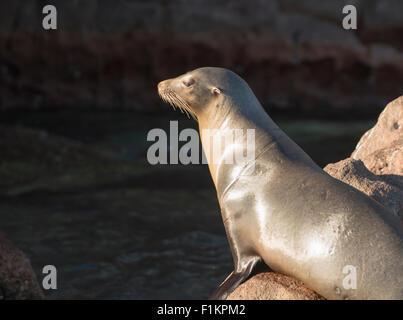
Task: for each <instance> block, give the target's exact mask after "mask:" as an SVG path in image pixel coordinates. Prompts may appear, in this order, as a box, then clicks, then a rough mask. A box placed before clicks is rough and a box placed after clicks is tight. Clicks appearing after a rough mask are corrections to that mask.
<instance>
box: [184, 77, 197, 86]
mask: <svg viewBox="0 0 403 320" xmlns="http://www.w3.org/2000/svg"><path fill="white" fill-rule="evenodd" d="M182 83H183V85H184V86H185V87H190V86H191V85H192V84H194V83H195V80H194V79H193V78H191V79H189V80H183V82H182Z"/></svg>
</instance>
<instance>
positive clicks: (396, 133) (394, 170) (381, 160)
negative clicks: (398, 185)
mask: <svg viewBox="0 0 403 320" xmlns="http://www.w3.org/2000/svg"><path fill="white" fill-rule="evenodd" d="M351 157H352V158H353V159H361V160H362V161H363V162H364V164H365V166H366V167H367V168H368V169H369V170H370V171H372V172H373V173H375V174H391V175H400V176H402V175H403V96H401V97H399V98H397V99H396V100H394V101H392V102H391V103H389V104H388V105H387V106H386V108H385V109H384V110H383V111H382V113H381V114H380V116H379V118H378V122H377V123H376V125H375V126H374V127H373V128H372V129H370V130H368V131H367V132H366V133H365V134H364V135H363V136H362V138H361V139H360V141H359V142H358V144H357V147H356V148H355V150H354V152H353V153H352V155H351Z"/></svg>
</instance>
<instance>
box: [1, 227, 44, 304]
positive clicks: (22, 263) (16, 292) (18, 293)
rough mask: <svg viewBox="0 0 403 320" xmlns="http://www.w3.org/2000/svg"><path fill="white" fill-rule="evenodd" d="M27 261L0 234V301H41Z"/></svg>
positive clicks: (40, 294) (35, 279)
mask: <svg viewBox="0 0 403 320" xmlns="http://www.w3.org/2000/svg"><path fill="white" fill-rule="evenodd" d="M42 298H44V294H43V292H42V290H41V288H40V287H39V284H38V281H37V278H36V275H35V273H34V271H33V270H32V266H31V263H30V262H29V259H28V258H27V257H26V256H25V255H24V253H23V252H22V251H21V250H19V249H17V248H16V247H15V246H14V245H13V243H12V242H11V241H10V240H9V239H8V238H7V237H6V236H5V235H4V234H2V233H0V299H18V300H20V299H42Z"/></svg>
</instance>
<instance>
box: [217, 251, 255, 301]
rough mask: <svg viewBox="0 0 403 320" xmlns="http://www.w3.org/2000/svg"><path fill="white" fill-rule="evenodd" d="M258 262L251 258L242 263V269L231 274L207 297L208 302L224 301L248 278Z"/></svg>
mask: <svg viewBox="0 0 403 320" xmlns="http://www.w3.org/2000/svg"><path fill="white" fill-rule="evenodd" d="M260 261H261V258H260V257H251V258H249V259H248V260H247V261H244V263H242V266H243V268H242V269H240V270H239V271H236V270H234V271H233V272H231V274H230V275H229V276H228V277H227V278H226V279H225V280H224V281H223V282H222V283H221V284H220V286H219V287H218V288H217V290H216V291H214V293H213V294H212V295H211V296H210V297H209V300H224V299H225V298H227V297H228V295H229V294H230V293H231V292H232V291H234V290H235V288H236V287H238V286H239V285H240V284H241V283H242V282H243V281H245V280H246V279H247V278H248V277H249V276H250V274H251V273H252V271H253V270H254V268H255V267H256V266H257V265H258V263H259V262H260Z"/></svg>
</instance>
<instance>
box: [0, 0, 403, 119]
mask: <svg viewBox="0 0 403 320" xmlns="http://www.w3.org/2000/svg"><path fill="white" fill-rule="evenodd" d="M318 2H320V3H318ZM347 3H348V2H347ZM44 4H45V3H44V2H43V1H23V0H14V1H3V2H0V48H1V49H2V50H0V97H1V98H0V108H13V107H18V106H20V107H25V108H27V107H28V108H40V107H57V106H65V107H73V106H74V107H80V106H91V107H120V108H130V109H139V110H140V109H141V110H149V109H150V108H155V109H156V110H159V107H160V105H159V103H160V102H159V98H158V95H157V94H156V84H157V82H158V81H160V80H162V79H164V78H167V77H172V76H175V75H178V74H181V73H184V72H186V71H188V70H189V69H193V68H196V67H200V66H207V65H212V66H222V67H226V68H230V69H232V70H234V71H236V72H238V73H239V74H241V75H242V76H243V77H244V78H245V80H246V81H248V83H249V84H250V85H251V87H252V89H253V90H254V91H255V93H256V95H257V97H258V98H259V99H260V100H261V102H262V103H263V105H264V106H265V107H269V106H270V108H271V111H273V110H274V109H278V110H282V109H284V108H294V109H297V110H301V111H311V112H312V110H315V114H316V115H318V114H323V115H329V114H331V113H332V112H337V113H338V114H340V112H341V110H350V112H349V116H352V115H353V114H354V113H355V114H356V115H362V114H363V113H368V114H369V113H370V114H376V113H378V112H379V111H380V109H379V108H380V106H382V105H384V104H385V102H386V101H390V100H391V99H392V98H394V97H396V96H397V95H398V94H400V93H401V83H402V82H403V53H402V50H403V45H402V41H401V33H402V31H403V22H402V19H401V17H400V16H399V13H400V12H402V11H403V2H402V1H400V0H394V1H392V0H365V1H362V0H355V1H354V5H356V7H357V12H358V13H359V26H358V29H357V30H356V31H353V30H344V29H343V28H342V26H341V21H342V19H343V17H344V15H343V14H342V8H343V6H344V5H345V4H346V1H345V0H324V1H295V0H271V1H263V0H250V1H244V0H235V1H230V2H228V1H214V0H208V1H206V0H195V1H190V2H189V1H184V0H180V1H166V0H154V1H140V0H137V1H136V0H132V1H127V0H116V1H113V2H107V1H100V0H92V1H88V0H77V1H64V0H63V1H62V0H55V1H52V4H54V5H55V6H56V8H57V10H58V16H59V21H58V29H57V30H52V31H45V30H43V29H42V27H41V25H42V18H43V15H42V14H41V12H42V7H43V5H44ZM363 105H365V106H366V107H365V108H362V106H363Z"/></svg>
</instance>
